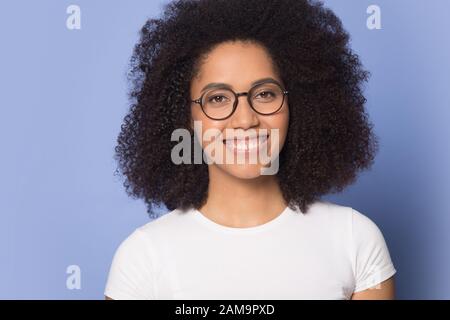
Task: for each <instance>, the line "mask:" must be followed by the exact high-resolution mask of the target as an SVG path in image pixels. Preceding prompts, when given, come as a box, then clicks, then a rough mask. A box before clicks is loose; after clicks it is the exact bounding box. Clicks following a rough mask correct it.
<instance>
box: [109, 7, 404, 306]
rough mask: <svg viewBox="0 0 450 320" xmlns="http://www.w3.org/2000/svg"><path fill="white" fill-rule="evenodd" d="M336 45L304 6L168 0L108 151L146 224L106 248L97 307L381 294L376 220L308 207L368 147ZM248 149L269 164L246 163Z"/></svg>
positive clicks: (324, 205) (361, 75)
mask: <svg viewBox="0 0 450 320" xmlns="http://www.w3.org/2000/svg"><path fill="white" fill-rule="evenodd" d="M348 40H349V35H348V34H347V33H346V31H345V30H343V28H342V25H341V22H340V20H339V19H338V18H337V17H336V16H335V15H334V14H333V13H332V12H331V11H330V10H328V9H326V8H324V7H323V5H322V4H321V3H320V2H315V1H307V0H280V1H273V0H271V1H268V0H226V1H225V0H200V1H194V0H190V1H175V2H172V3H170V4H168V5H167V6H166V8H165V12H164V15H163V17H162V18H160V19H150V20H148V21H147V23H146V24H145V25H144V27H143V28H142V30H141V38H140V41H139V43H138V44H137V45H136V47H135V51H134V54H133V57H132V59H131V73H130V75H131V83H132V84H133V86H132V90H131V93H130V98H131V101H132V106H131V110H130V112H129V114H128V115H127V116H126V117H125V120H124V124H123V126H122V132H121V133H120V136H119V138H118V146H117V148H116V156H117V159H118V162H119V165H120V169H121V171H122V173H123V174H124V176H125V178H126V182H125V186H126V188H127V192H128V193H129V194H130V195H132V196H134V197H141V198H143V199H144V200H145V202H146V203H147V204H148V212H149V213H150V214H152V215H153V216H154V217H155V219H153V220H152V221H151V222H149V223H147V224H145V225H143V226H141V227H139V228H137V229H136V230H135V231H134V232H133V233H132V234H131V235H130V236H129V237H128V238H127V239H126V240H124V241H123V242H122V244H121V245H120V247H119V248H118V249H117V251H116V254H115V256H114V259H113V262H112V265H111V269H110V272H109V277H108V282H107V285H106V289H105V296H106V298H107V299H393V298H394V280H393V279H394V278H393V275H394V273H395V272H396V270H395V268H394V266H393V263H392V261H391V258H390V255H389V251H388V248H387V246H386V243H385V240H384V238H383V235H382V233H381V231H380V230H379V228H378V227H377V225H376V224H375V223H374V222H373V221H372V220H370V219H369V218H368V217H366V216H365V215H364V214H362V213H360V212H358V211H357V210H355V209H353V208H351V207H348V206H342V205H338V204H335V203H331V202H328V201H323V200H320V197H321V196H322V195H324V194H327V193H329V192H338V191H341V190H343V188H344V187H345V186H347V185H349V184H350V183H352V182H354V181H355V179H356V176H357V173H358V171H359V170H362V169H367V168H369V167H370V166H371V164H372V163H373V159H374V156H375V154H376V152H377V148H378V144H377V140H376V136H375V135H374V133H373V132H372V130H371V124H370V123H369V122H368V117H367V115H366V113H365V110H364V103H365V101H366V100H365V98H364V96H363V92H362V85H363V83H364V81H366V80H367V78H368V72H367V71H365V70H363V68H362V67H361V64H360V61H359V59H358V56H357V55H356V54H354V53H353V52H352V51H351V49H350V48H349V45H348ZM199 124H200V126H198V125H199ZM179 129H184V130H185V131H186V132H188V133H189V134H188V138H192V139H189V147H190V148H188V149H183V151H182V152H181V153H180V154H179V156H182V157H183V159H189V161H183V162H182V163H180V162H179V161H176V160H175V158H176V156H177V152H174V150H176V149H175V147H176V145H177V144H178V143H179V142H180V141H179V140H177V139H173V134H174V132H176V130H179ZM208 130H209V131H210V132H215V135H214V134H213V138H215V139H207V138H206V136H207V135H206V134H205V132H208ZM217 133H218V134H217ZM210 138H211V136H210ZM196 143H197V144H198V145H200V147H201V148H200V151H201V153H203V157H201V159H202V161H200V163H198V161H197V162H196V161H195V154H194V153H195V152H194V150H195V147H196ZM211 146H213V147H214V148H215V149H214V148H212V149H214V150H215V152H210V151H209V150H210V148H209V147H211ZM189 149H190V150H189ZM177 150H178V149H177ZM263 150H265V151H267V155H268V156H269V159H270V161H269V162H264V161H262V160H261V159H262V158H258V160H257V161H256V162H250V161H248V160H249V159H250V156H251V155H254V154H255V153H257V152H260V151H263ZM217 154H225V155H227V156H230V155H233V156H235V157H234V159H232V161H229V159H230V158H225V160H226V161H209V162H208V161H207V159H208V157H209V159H212V158H214V156H215V155H217ZM201 155H202V154H201ZM238 156H241V157H242V158H243V159H245V161H244V162H239V161H238ZM242 158H241V159H242ZM215 160H217V159H215ZM268 168H271V170H268V171H264V170H265V169H266V170H267V169H268ZM155 205H158V206H159V205H164V206H166V207H167V208H168V209H169V211H170V212H168V213H166V214H164V215H162V216H159V217H158V216H155V215H154V210H153V208H154V206H155Z"/></svg>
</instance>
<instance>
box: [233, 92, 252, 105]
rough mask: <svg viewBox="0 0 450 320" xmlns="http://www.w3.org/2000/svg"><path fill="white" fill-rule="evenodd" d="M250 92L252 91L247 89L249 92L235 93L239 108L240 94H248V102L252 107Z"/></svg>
mask: <svg viewBox="0 0 450 320" xmlns="http://www.w3.org/2000/svg"><path fill="white" fill-rule="evenodd" d="M249 93H250V91H247V92H236V93H235V95H236V108H237V106H238V104H239V97H240V96H247V102H248V103H249V104H250V107H252V102H251V101H250V99H249Z"/></svg>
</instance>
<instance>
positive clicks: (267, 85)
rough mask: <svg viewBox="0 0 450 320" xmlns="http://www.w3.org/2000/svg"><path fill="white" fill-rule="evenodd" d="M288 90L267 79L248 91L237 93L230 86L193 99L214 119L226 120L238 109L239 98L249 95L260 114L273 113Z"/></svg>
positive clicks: (282, 101) (251, 104)
mask: <svg viewBox="0 0 450 320" xmlns="http://www.w3.org/2000/svg"><path fill="white" fill-rule="evenodd" d="M287 94H288V91H286V90H284V89H283V88H282V86H281V84H280V83H278V82H277V81H275V80H266V81H265V82H263V83H259V84H257V85H255V86H253V87H252V88H251V89H250V90H249V91H248V92H239V93H236V92H234V91H233V90H231V89H230V88H228V87H223V86H221V87H218V88H214V89H211V90H209V91H205V92H204V93H203V94H202V95H201V96H200V98H198V99H196V100H191V102H195V103H198V104H200V107H201V108H202V110H203V113H204V114H205V115H206V116H207V117H208V118H210V119H212V120H225V119H227V118H229V117H231V115H232V114H233V113H234V112H235V111H236V108H237V105H238V98H239V97H240V96H247V101H248V103H249V105H250V107H251V108H252V109H253V110H254V111H255V112H256V113H258V114H261V115H271V114H274V113H276V112H278V111H279V110H280V109H281V107H282V106H283V103H284V97H285V96H286V95H287Z"/></svg>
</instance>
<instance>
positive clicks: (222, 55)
mask: <svg viewBox="0 0 450 320" xmlns="http://www.w3.org/2000/svg"><path fill="white" fill-rule="evenodd" d="M267 77H271V78H273V79H275V80H277V81H279V82H280V83H281V84H282V85H284V84H283V82H282V80H281V79H280V77H279V76H278V75H277V73H276V72H275V70H274V67H273V63H272V61H271V59H270V56H269V55H268V53H267V52H266V51H265V49H264V48H262V47H260V46H259V45H257V44H253V43H246V42H241V41H234V42H232V41H230V42H224V43H222V44H220V45H218V46H216V47H215V48H214V49H213V50H212V51H211V52H210V53H209V54H208V56H207V58H206V59H205V60H204V62H203V64H202V65H201V67H200V70H199V73H198V75H197V76H196V77H195V78H194V79H193V81H192V82H191V87H190V93H191V99H197V98H199V97H200V95H201V90H202V88H203V87H204V86H205V85H207V84H209V83H211V82H223V83H227V84H229V85H231V86H232V89H233V90H234V91H235V92H247V91H248V90H249V89H250V87H251V83H252V82H253V81H256V80H258V79H262V78H267ZM191 114H192V123H191V125H192V127H194V126H193V123H194V121H201V123H202V130H203V132H205V131H206V130H208V129H210V128H215V129H218V130H219V131H220V132H222V134H223V135H224V136H225V137H226V132H225V129H227V128H230V129H235V130H241V131H240V132H247V131H248V130H250V129H254V130H256V131H257V132H258V130H260V129H268V131H270V129H275V128H276V129H279V150H280V151H281V149H282V147H283V145H284V142H285V139H286V135H287V131H288V123H289V105H288V99H287V97H286V98H285V102H284V103H283V107H282V108H281V109H280V110H279V111H278V112H277V113H275V114H272V115H268V116H267V115H260V114H258V113H256V112H255V111H253V110H252V109H251V107H250V105H249V104H248V102H247V99H246V97H245V96H241V97H240V98H239V104H238V107H237V109H236V111H235V113H234V114H233V115H232V116H231V117H230V118H228V119H225V120H212V119H210V118H208V117H207V116H206V115H205V114H204V113H203V111H202V110H201V108H200V105H198V104H195V103H192V105H191ZM209 143H211V142H209V141H201V145H202V147H203V148H205V147H206V146H207V145H208V144H209ZM269 146H270V143H269ZM223 148H224V152H227V151H226V148H225V146H223ZM262 166H263V164H261V163H256V164H248V163H247V164H237V163H234V164H216V163H213V164H210V165H209V166H208V172H209V186H208V199H207V201H206V203H205V204H204V205H203V206H202V207H201V208H199V211H200V212H201V213H202V214H203V215H204V216H206V217H207V218H209V219H210V220H212V221H214V222H216V223H218V224H221V225H225V226H229V227H235V228H243V227H252V226H257V225H260V224H264V223H266V222H268V221H270V220H272V219H274V218H276V217H277V216H278V215H279V214H280V213H281V212H282V211H283V210H284V209H285V208H286V206H287V203H286V202H285V200H284V198H283V196H282V193H281V190H280V188H279V185H278V182H277V179H276V175H261V171H260V169H261V168H262ZM230 199H232V201H230ZM394 291H395V289H394V278H393V277H391V278H390V279H388V280H386V281H384V282H382V283H380V284H379V285H378V286H376V287H374V288H369V289H367V290H364V291H361V292H358V293H354V294H353V295H352V297H351V299H352V300H381V299H394ZM105 299H106V300H112V299H111V298H110V297H107V296H105Z"/></svg>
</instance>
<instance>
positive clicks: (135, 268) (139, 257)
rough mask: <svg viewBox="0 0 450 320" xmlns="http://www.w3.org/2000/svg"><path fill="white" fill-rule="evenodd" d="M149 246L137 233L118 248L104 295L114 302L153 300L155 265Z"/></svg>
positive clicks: (145, 239)
mask: <svg viewBox="0 0 450 320" xmlns="http://www.w3.org/2000/svg"><path fill="white" fill-rule="evenodd" d="M152 260H153V254H152V249H151V243H149V239H148V237H146V235H145V234H144V233H143V232H142V231H141V230H139V229H136V230H135V231H134V232H133V233H132V234H131V235H129V236H128V237H127V238H126V239H125V240H124V241H123V242H122V243H121V244H120V245H119V247H118V248H117V250H116V252H115V254H114V257H113V260H112V263H111V267H110V270H109V275H108V280H107V283H106V287H105V291H104V294H105V295H106V296H108V297H110V298H112V299H114V300H149V299H154V284H155V282H154V273H153V271H154V267H153V266H154V263H153V261H152Z"/></svg>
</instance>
